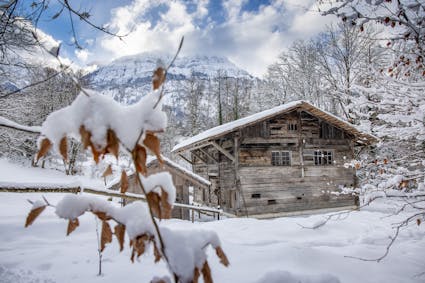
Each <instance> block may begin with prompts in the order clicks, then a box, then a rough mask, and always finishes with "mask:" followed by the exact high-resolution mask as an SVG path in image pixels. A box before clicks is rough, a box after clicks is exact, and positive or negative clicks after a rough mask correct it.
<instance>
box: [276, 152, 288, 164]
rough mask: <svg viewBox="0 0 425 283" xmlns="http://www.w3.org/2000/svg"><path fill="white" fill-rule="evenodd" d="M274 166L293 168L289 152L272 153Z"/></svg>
mask: <svg viewBox="0 0 425 283" xmlns="http://www.w3.org/2000/svg"><path fill="white" fill-rule="evenodd" d="M272 165H273V166H291V153H290V152H289V151H272Z"/></svg>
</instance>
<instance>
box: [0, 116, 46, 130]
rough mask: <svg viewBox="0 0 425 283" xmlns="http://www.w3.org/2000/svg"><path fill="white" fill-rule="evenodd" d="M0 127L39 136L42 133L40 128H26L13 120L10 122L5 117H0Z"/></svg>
mask: <svg viewBox="0 0 425 283" xmlns="http://www.w3.org/2000/svg"><path fill="white" fill-rule="evenodd" d="M0 126H2V127H6V128H11V129H14V130H18V131H23V132H28V133H36V134H39V133H40V132H41V127H40V126H25V125H21V124H19V123H16V122H14V121H12V120H9V119H7V118H5V117H2V116H0Z"/></svg>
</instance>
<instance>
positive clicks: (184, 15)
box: [39, 0, 333, 76]
mask: <svg viewBox="0 0 425 283" xmlns="http://www.w3.org/2000/svg"><path fill="white" fill-rule="evenodd" d="M70 4H71V5H72V6H73V7H75V8H76V9H80V10H86V11H89V12H90V14H91V18H90V19H91V21H92V22H94V23H96V24H97V25H99V26H103V25H106V26H108V28H109V29H110V30H111V31H113V32H116V33H118V34H128V33H129V35H128V36H126V37H125V38H124V39H123V40H119V39H118V38H115V37H111V36H108V35H106V34H103V33H101V32H99V31H97V30H95V29H93V28H91V27H89V26H88V25H87V24H84V23H83V22H82V21H80V20H79V19H76V18H74V23H75V31H76V34H77V39H78V42H79V43H80V44H81V46H82V47H83V49H82V50H77V49H75V47H74V46H72V44H71V42H72V38H73V34H72V30H71V26H70V24H69V15H68V14H67V13H62V14H61V16H60V17H58V18H57V19H55V20H50V18H51V16H52V15H53V14H55V13H56V12H57V11H59V9H60V6H59V5H58V4H57V3H56V2H55V1H51V6H50V9H49V10H48V11H49V13H50V14H46V15H45V16H44V18H42V19H41V20H40V22H39V28H40V29H42V30H43V31H44V32H45V33H48V34H50V35H51V36H53V37H54V38H55V39H56V40H59V41H61V42H62V49H61V56H62V57H66V58H69V59H70V60H72V61H73V62H75V64H77V65H80V66H88V65H92V64H103V63H107V62H109V61H111V60H113V59H116V58H118V57H121V56H127V55H134V54H137V53H141V52H149V51H161V52H173V51H174V50H175V49H176V46H177V44H178V42H179V39H180V38H181V36H183V35H184V36H185V44H184V47H183V50H182V53H183V54H184V55H194V54H203V55H217V56H226V57H228V58H229V59H230V60H231V61H233V62H234V63H235V64H237V65H238V66H240V67H242V68H244V69H246V70H248V71H249V72H251V73H252V74H254V75H257V76H261V75H263V74H264V73H265V71H266V68H267V66H268V65H269V64H271V63H273V62H274V61H275V59H276V57H277V56H278V54H279V53H280V52H282V51H283V50H284V49H285V48H287V47H288V46H289V45H290V44H291V43H292V42H293V41H294V40H297V39H308V38H309V37H310V36H312V35H315V34H317V33H319V32H320V31H323V30H324V28H325V26H326V24H329V23H330V22H332V21H333V19H331V18H328V17H322V16H320V14H319V13H318V12H316V10H317V9H316V7H315V5H316V4H315V1H314V0H270V1H253V0H231V1H229V0H222V1H219V0H215V1H214V0H197V1H195V0H174V1H164V0H155V1H154V0H124V1H123V0H121V1H118V0H91V1H87V0H70ZM49 16H50V17H49Z"/></svg>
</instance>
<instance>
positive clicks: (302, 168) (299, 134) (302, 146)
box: [297, 110, 305, 178]
mask: <svg viewBox="0 0 425 283" xmlns="http://www.w3.org/2000/svg"><path fill="white" fill-rule="evenodd" d="M297 113H298V148H299V155H300V165H301V178H304V176H305V171H304V156H303V153H304V151H303V148H304V142H305V140H304V139H303V136H302V126H303V125H302V120H301V111H300V110H298V111H297Z"/></svg>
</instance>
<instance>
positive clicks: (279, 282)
mask: <svg viewBox="0 0 425 283" xmlns="http://www.w3.org/2000/svg"><path fill="white" fill-rule="evenodd" d="M283 282H284V283H341V281H340V280H339V279H338V278H337V277H335V276H333V275H330V274H323V275H316V276H306V275H295V274H293V273H291V272H288V271H283V270H278V271H271V272H269V273H266V274H265V275H264V276H263V277H261V279H260V280H258V281H257V282H256V283H283Z"/></svg>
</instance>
